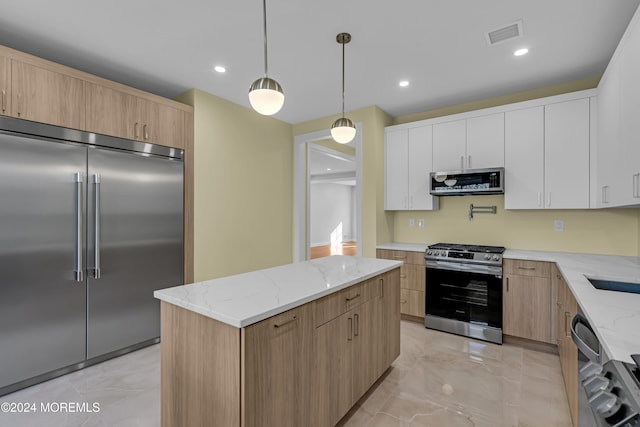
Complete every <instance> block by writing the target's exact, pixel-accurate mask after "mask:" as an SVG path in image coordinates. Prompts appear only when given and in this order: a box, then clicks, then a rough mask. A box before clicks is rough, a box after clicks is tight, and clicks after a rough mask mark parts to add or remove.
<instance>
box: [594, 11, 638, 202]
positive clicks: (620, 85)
mask: <svg viewBox="0 0 640 427" xmlns="http://www.w3.org/2000/svg"><path fill="white" fill-rule="evenodd" d="M638 76H640V9H638V10H637V11H636V13H635V15H634V16H633V18H631V22H630V24H629V27H628V28H627V30H626V32H625V34H624V35H623V37H622V40H621V41H620V44H619V45H618V48H617V50H616V52H615V54H614V56H613V58H612V60H611V62H610V63H609V65H608V66H607V70H606V71H605V73H604V76H603V77H602V79H601V80H600V84H598V126H597V128H598V130H597V133H598V140H597V153H598V156H597V177H596V181H597V185H598V187H597V191H596V197H597V203H596V205H597V206H598V207H603V208H606V207H619V206H639V205H640V80H639V78H638Z"/></svg>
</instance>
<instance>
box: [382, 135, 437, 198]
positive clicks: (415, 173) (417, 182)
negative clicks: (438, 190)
mask: <svg viewBox="0 0 640 427" xmlns="http://www.w3.org/2000/svg"><path fill="white" fill-rule="evenodd" d="M432 128H433V126H421V127H417V128H411V129H396V130H387V131H386V133H385V144H384V150H385V191H384V194H385V210H437V209H438V207H439V205H438V198H437V197H433V196H431V194H429V179H430V178H429V173H430V172H431V169H432V168H431V165H432V158H431V155H432V147H433V145H432Z"/></svg>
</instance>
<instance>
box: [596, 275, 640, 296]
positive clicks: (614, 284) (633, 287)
mask: <svg viewBox="0 0 640 427" xmlns="http://www.w3.org/2000/svg"><path fill="white" fill-rule="evenodd" d="M587 280H589V282H590V283H591V285H592V286H593V287H594V288H596V289H602V290H605V291H616V292H628V293H631V294H640V283H632V282H618V281H615V280H606V279H592V278H590V277H587Z"/></svg>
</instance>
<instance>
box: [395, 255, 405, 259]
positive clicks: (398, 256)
mask: <svg viewBox="0 0 640 427" xmlns="http://www.w3.org/2000/svg"><path fill="white" fill-rule="evenodd" d="M393 257H394V258H399V259H406V258H407V256H406V255H394V256H393Z"/></svg>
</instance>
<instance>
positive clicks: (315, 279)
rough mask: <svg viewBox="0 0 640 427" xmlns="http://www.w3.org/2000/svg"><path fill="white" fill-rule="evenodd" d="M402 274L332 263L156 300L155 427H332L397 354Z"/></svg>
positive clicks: (375, 263) (368, 264)
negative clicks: (158, 373)
mask: <svg viewBox="0 0 640 427" xmlns="http://www.w3.org/2000/svg"><path fill="white" fill-rule="evenodd" d="M401 265H402V262H398V261H388V260H379V259H368V258H360V257H343V256H333V257H327V258H320V259H316V260H312V261H304V262H300V263H295V264H290V265H285V266H280V267H274V268H269V269H265V270H260V271H255V272H250V273H245V274H240V275H236V276H230V277H226V278H221V279H214V280H208V281H204V282H199V283H194V284H190V285H185V286H177V287H174V288H169V289H164V290H160V291H156V292H155V293H154V295H155V297H156V298H158V299H160V300H161V316H162V320H161V322H162V324H161V339H162V344H161V378H162V385H161V402H162V410H161V415H162V425H163V426H164V427H168V426H185V425H188V426H214V425H220V426H240V425H242V426H258V425H265V426H266V425H278V426H300V425H305V426H333V425H335V424H336V423H337V422H338V421H339V420H340V418H342V416H344V414H346V412H347V411H348V410H349V409H350V408H351V407H352V406H353V405H354V404H355V402H357V400H358V399H359V398H360V397H361V396H362V395H363V394H364V393H365V392H366V391H367V390H368V389H369V388H370V387H371V385H372V384H373V383H374V382H375V381H376V380H377V379H378V378H379V377H380V376H381V375H382V374H383V373H384V371H385V370H386V369H387V368H388V367H389V366H390V365H391V363H392V362H393V361H394V360H395V358H396V357H397V356H398V355H399V354H400V291H399V283H400V266H401Z"/></svg>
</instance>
